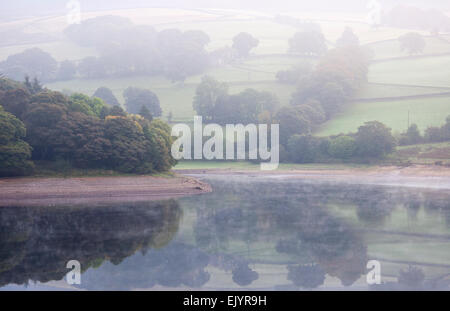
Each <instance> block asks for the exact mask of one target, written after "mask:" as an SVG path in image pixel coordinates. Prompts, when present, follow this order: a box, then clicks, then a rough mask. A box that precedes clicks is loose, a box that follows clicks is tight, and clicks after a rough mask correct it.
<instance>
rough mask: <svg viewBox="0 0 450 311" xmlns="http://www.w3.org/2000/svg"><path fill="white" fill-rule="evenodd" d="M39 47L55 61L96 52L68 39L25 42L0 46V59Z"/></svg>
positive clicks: (79, 57) (82, 56)
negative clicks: (23, 43) (36, 42)
mask: <svg viewBox="0 0 450 311" xmlns="http://www.w3.org/2000/svg"><path fill="white" fill-rule="evenodd" d="M34 47H39V48H40V49H42V50H43V51H45V52H47V53H50V55H52V57H53V58H55V59H56V60H57V61H59V62H60V61H63V60H66V59H69V60H79V59H83V58H85V57H88V56H96V55H97V54H98V53H97V51H96V50H95V49H94V48H87V47H81V46H78V45H76V44H75V43H73V42H70V41H68V40H61V41H54V42H46V43H39V44H25V45H14V46H6V47H0V61H3V60H5V59H7V58H8V56H10V55H13V54H17V53H21V52H23V51H25V50H27V49H31V48H34Z"/></svg>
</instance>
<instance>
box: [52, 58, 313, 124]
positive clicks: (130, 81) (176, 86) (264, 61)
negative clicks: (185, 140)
mask: <svg viewBox="0 0 450 311" xmlns="http://www.w3.org/2000/svg"><path fill="white" fill-rule="evenodd" d="M305 61H309V62H314V61H313V60H305V59H304V58H301V57H292V56H286V57H281V56H273V57H255V58H251V59H249V60H248V61H245V62H243V63H242V64H238V65H235V66H231V65H230V66H222V67H219V68H212V69H211V70H209V71H207V72H206V73H205V74H207V75H210V76H212V77H214V78H216V79H218V80H219V81H221V82H226V83H228V84H229V87H230V93H232V94H233V93H238V92H241V91H243V90H245V89H247V88H253V89H256V90H259V91H270V92H272V93H274V94H275V95H276V96H277V97H278V99H279V101H280V104H282V105H287V104H288V103H289V101H290V98H291V94H292V92H294V91H295V87H294V86H292V85H285V84H280V83H277V82H276V72H277V71H279V70H283V69H289V68H291V67H292V66H294V65H296V64H299V63H301V62H305ZM202 76H203V75H197V76H192V77H189V78H188V79H186V81H185V83H183V84H181V83H172V82H171V81H169V80H168V79H166V78H163V77H152V76H138V77H125V78H111V79H91V80H85V79H82V80H81V79H78V80H71V81H63V82H55V83H49V84H47V85H46V86H47V87H48V88H50V89H54V90H59V91H63V90H70V91H72V92H83V93H86V94H88V95H92V94H93V93H94V92H95V90H96V89H97V88H98V87H100V86H107V87H109V88H110V89H111V90H112V91H113V93H114V95H115V96H116V97H117V98H118V100H119V101H120V102H121V103H122V104H123V103H124V99H123V96H122V93H123V91H124V90H125V89H126V88H127V87H129V86H134V87H141V88H146V89H150V90H152V91H153V92H155V94H156V95H157V96H158V98H159V99H160V102H161V108H162V110H163V115H164V116H165V115H167V113H169V112H172V113H173V116H174V120H178V121H186V120H191V119H192V117H193V116H194V110H193V109H192V101H193V98H194V95H195V89H196V87H197V85H198V83H200V81H201V78H202Z"/></svg>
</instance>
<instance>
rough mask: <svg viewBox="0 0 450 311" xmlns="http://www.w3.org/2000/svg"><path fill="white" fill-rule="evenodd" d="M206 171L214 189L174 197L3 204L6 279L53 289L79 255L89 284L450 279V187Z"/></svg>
mask: <svg viewBox="0 0 450 311" xmlns="http://www.w3.org/2000/svg"><path fill="white" fill-rule="evenodd" d="M204 180H205V181H207V182H209V183H211V185H212V187H213V190H214V191H213V192H212V193H211V194H205V195H201V196H197V197H191V198H184V199H180V200H177V201H174V200H171V201H162V202H158V203H134V204H121V205H114V206H95V207H92V208H87V207H83V208H80V207H70V206H64V207H60V208H55V207H52V208H35V207H34V208H17V207H14V208H8V207H2V208H1V209H0V218H1V219H2V222H3V223H6V224H8V225H7V226H6V227H5V226H4V227H3V230H2V234H1V240H2V241H1V245H2V248H1V249H0V263H1V265H0V268H1V269H0V270H1V272H0V285H1V286H2V288H1V289H2V290H5V289H9V288H15V285H14V284H19V285H20V286H23V285H24V284H28V287H20V288H22V289H26V288H27V289H33V288H38V289H56V288H58V286H61V285H60V284H63V283H61V282H64V280H63V281H61V282H54V281H59V280H61V279H62V278H63V276H64V275H65V269H62V268H61V267H64V265H63V264H59V263H63V262H66V261H68V260H69V259H73V258H78V259H79V260H80V261H81V266H82V271H83V273H82V275H81V280H82V283H81V285H74V286H75V287H78V288H84V289H91V290H131V289H138V288H140V289H155V288H163V289H168V290H170V289H177V288H178V289H180V288H185V289H188V288H189V289H209V290H227V289H255V290H302V289H303V290H304V289H311V288H314V289H323V290H331V289H340V288H345V289H350V290H360V289H365V290H368V289H370V290H377V289H383V290H386V289H390V290H400V289H403V290H404V289H414V290H416V289H426V290H437V289H448V286H449V284H450V283H449V282H450V280H448V277H447V276H448V274H449V273H450V265H449V264H448V262H450V261H449V259H450V258H448V254H447V253H446V252H445V251H444V250H445V249H448V247H449V243H450V206H449V205H448V202H450V192H449V191H448V190H446V191H443V190H440V191H437V190H431V189H424V188H416V189H411V188H404V187H386V186H370V185H348V184H347V185H345V184H336V183H333V182H318V181H303V180H290V181H286V180H285V181H282V180H273V179H270V178H265V177H244V176H239V177H230V176H222V177H220V176H216V177H214V178H208V177H207V176H205V178H204ZM369 260H378V261H380V263H381V279H382V282H383V284H382V285H373V286H369V285H368V284H367V282H366V274H367V273H368V270H367V268H366V264H367V262H368V261H369ZM53 267H54V268H53ZM408 278H409V279H414V280H416V281H415V283H414V282H408V281H407V280H408ZM34 282H37V284H34ZM58 284H59V285H58Z"/></svg>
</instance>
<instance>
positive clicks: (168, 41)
mask: <svg viewBox="0 0 450 311" xmlns="http://www.w3.org/2000/svg"><path fill="white" fill-rule="evenodd" d="M65 34H66V35H67V36H68V37H69V38H70V39H71V40H73V41H74V42H75V43H77V44H79V45H81V46H87V47H93V48H95V49H96V50H97V51H98V53H99V56H98V57H94V56H91V57H87V58H85V59H83V60H82V61H81V62H80V64H79V73H80V75H81V76H83V77H87V78H99V77H106V76H124V75H132V74H151V75H153V74H155V75H156V74H163V75H165V76H167V77H168V78H170V79H173V80H183V79H184V78H186V77H187V76H189V75H192V74H197V73H201V72H203V71H204V70H205V68H206V67H207V66H208V55H207V52H206V50H205V46H206V45H207V44H208V43H209V41H210V39H209V37H208V35H207V34H206V33H204V32H202V31H185V32H182V31H180V30H178V29H166V30H162V31H160V32H158V31H156V30H155V29H154V28H153V27H151V26H142V25H135V24H133V23H132V22H131V21H130V20H128V19H127V18H124V17H119V16H102V17H97V18H92V19H88V20H86V21H83V22H82V23H81V24H74V25H71V26H69V27H68V28H67V29H66V30H65Z"/></svg>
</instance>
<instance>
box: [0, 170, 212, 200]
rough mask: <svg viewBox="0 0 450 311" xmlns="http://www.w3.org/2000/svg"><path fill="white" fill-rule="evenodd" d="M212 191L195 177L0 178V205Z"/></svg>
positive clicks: (166, 196)
mask: <svg viewBox="0 0 450 311" xmlns="http://www.w3.org/2000/svg"><path fill="white" fill-rule="evenodd" d="M208 192H211V187H210V186H209V185H208V184H206V183H203V182H201V181H199V180H197V179H195V178H191V177H184V176H176V177H171V178H165V177H152V176H132V177H84V178H5V179H0V206H25V205H36V206H39V205H43V206H49V205H77V204H84V203H89V204H97V203H117V202H124V201H126V202H136V201H152V200H165V199H171V198H179V197H183V196H188V195H194V194H201V193H208Z"/></svg>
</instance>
